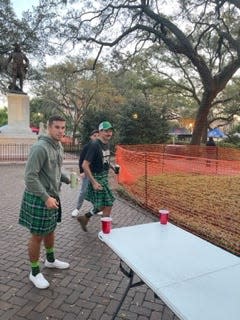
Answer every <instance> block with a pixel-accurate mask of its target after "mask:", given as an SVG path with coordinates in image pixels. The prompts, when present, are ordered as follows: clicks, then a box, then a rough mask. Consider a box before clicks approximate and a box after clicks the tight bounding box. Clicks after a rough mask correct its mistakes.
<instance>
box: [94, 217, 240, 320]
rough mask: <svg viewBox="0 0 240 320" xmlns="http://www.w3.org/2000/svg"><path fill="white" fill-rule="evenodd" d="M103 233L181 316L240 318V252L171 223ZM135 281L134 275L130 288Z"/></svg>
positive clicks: (218, 319)
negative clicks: (215, 243)
mask: <svg viewBox="0 0 240 320" xmlns="http://www.w3.org/2000/svg"><path fill="white" fill-rule="evenodd" d="M99 238H100V240H102V241H103V242H104V243H106V244H107V245H108V246H109V247H110V248H111V249H112V250H113V251H114V252H115V253H116V254H117V255H118V256H119V258H120V260H122V261H123V262H124V263H126V265H128V267H129V268H130V270H131V275H133V274H136V275H137V276H138V277H139V278H140V279H141V280H142V282H143V283H145V284H146V285H147V286H148V287H149V288H151V289H152V290H153V292H154V293H155V294H156V295H157V296H158V297H159V298H160V299H162V300H163V301H164V303H165V304H166V305H167V306H168V307H169V308H170V309H171V310H172V311H173V312H174V314H175V315H176V316H178V317H179V318H180V319H182V320H239V319H240V258H239V257H237V256H235V255H233V254H231V253H229V252H227V251H225V250H223V249H221V248H219V247H217V246H215V245H213V244H211V243H209V242H207V241H205V240H203V239H201V238H199V237H197V236H195V235H193V234H191V233H190V232H187V231H185V230H183V229H181V228H179V227H176V226H175V225H173V224H171V223H168V224H167V225H161V224H160V223H159V222H154V223H148V224H142V225H135V226H130V227H123V228H117V229H113V230H112V231H111V233H110V234H103V233H102V232H100V233H99ZM136 285H137V284H136ZM131 286H134V285H132V276H131V284H130V285H129V287H128V288H127V291H128V290H129V289H130V287H131ZM127 291H126V293H125V296H126V294H127ZM125 296H124V297H123V300H124V298H125ZM123 300H122V301H121V304H120V306H119V308H118V310H117V312H118V311H119V309H120V307H121V305H122V302H123ZM115 315H116V314H115ZM115 315H114V317H115Z"/></svg>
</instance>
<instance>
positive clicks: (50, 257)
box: [46, 248, 55, 262]
mask: <svg viewBox="0 0 240 320" xmlns="http://www.w3.org/2000/svg"><path fill="white" fill-rule="evenodd" d="M46 253H47V261H48V262H54V260H55V258H54V249H53V248H46Z"/></svg>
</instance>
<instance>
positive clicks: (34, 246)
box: [28, 234, 43, 262]
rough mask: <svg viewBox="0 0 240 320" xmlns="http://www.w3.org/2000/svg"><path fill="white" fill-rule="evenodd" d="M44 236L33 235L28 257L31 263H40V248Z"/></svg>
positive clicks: (30, 240) (29, 244)
mask: <svg viewBox="0 0 240 320" xmlns="http://www.w3.org/2000/svg"><path fill="white" fill-rule="evenodd" d="M42 239H43V238H42V236H37V235H34V234H32V235H31V238H30V239H29V243H28V255H29V260H30V261H31V262H34V261H38V260H39V256H40V248H41V242H42Z"/></svg>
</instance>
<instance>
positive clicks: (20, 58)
mask: <svg viewBox="0 0 240 320" xmlns="http://www.w3.org/2000/svg"><path fill="white" fill-rule="evenodd" d="M10 62H12V65H11V67H12V68H11V75H12V83H11V84H10V86H9V87H8V88H9V90H10V91H12V92H18V93H23V80H24V79H25V76H26V73H27V70H28V66H29V60H28V58H27V57H26V55H25V54H24V53H23V52H22V51H21V48H20V45H19V44H18V43H15V45H14V51H13V52H12V53H11V54H10V56H9V58H8V60H7V66H8V65H9V63H10ZM17 79H19V85H20V87H18V86H17Z"/></svg>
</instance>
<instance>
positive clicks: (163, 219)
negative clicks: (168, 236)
mask: <svg viewBox="0 0 240 320" xmlns="http://www.w3.org/2000/svg"><path fill="white" fill-rule="evenodd" d="M168 215H169V211H168V210H166V209H161V210H159V221H160V223H161V224H167V223H168Z"/></svg>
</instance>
